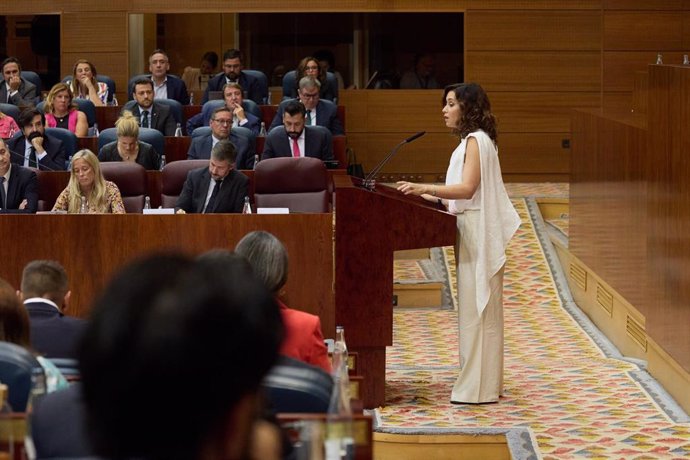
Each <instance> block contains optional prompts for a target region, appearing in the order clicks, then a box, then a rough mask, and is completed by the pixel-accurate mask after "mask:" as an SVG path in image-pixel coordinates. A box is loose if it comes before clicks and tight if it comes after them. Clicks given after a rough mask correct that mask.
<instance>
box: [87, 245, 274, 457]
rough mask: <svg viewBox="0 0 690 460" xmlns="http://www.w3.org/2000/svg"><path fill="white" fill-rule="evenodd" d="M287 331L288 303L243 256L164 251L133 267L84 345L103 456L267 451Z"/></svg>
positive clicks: (110, 290)
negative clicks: (269, 392)
mask: <svg viewBox="0 0 690 460" xmlns="http://www.w3.org/2000/svg"><path fill="white" fill-rule="evenodd" d="M282 338H283V326H282V322H281V318H280V312H279V311H278V306H277V305H276V302H275V301H274V300H273V298H272V296H271V294H270V293H269V292H268V291H267V289H266V288H265V287H264V285H263V284H262V283H261V282H260V281H259V280H258V279H256V277H255V276H254V275H253V274H252V272H251V268H250V267H249V266H248V265H247V263H246V262H245V261H244V260H242V259H241V258H239V257H234V258H232V259H229V260H211V261H209V260H199V261H193V260H191V259H190V258H189V257H188V256H184V255H156V256H148V257H146V258H145V259H142V260H139V261H137V262H134V263H132V264H130V265H129V266H127V267H125V268H124V269H123V270H121V271H120V273H119V274H117V275H116V276H115V277H114V278H113V279H112V280H111V281H110V283H108V285H107V286H106V288H105V290H104V292H103V294H102V295H101V296H100V298H99V299H98V300H97V301H96V303H95V306H94V308H93V310H92V315H91V321H90V325H89V326H88V328H87V331H86V334H85V337H84V341H83V342H82V346H81V347H80V356H79V358H80V368H81V376H82V387H83V399H84V403H85V406H86V415H87V416H86V418H87V420H88V429H89V431H90V435H91V436H90V437H91V440H92V446H93V449H94V454H95V455H96V456H98V457H100V458H123V459H124V458H139V459H202V458H204V459H225V460H239V459H246V458H266V457H263V456H256V455H255V456H250V455H249V452H248V450H249V441H250V439H251V438H252V436H251V435H252V430H253V428H254V426H255V422H256V419H257V412H258V410H257V407H258V406H259V401H260V396H259V394H260V384H261V382H262V380H263V378H264V376H265V375H266V374H267V372H268V371H269V369H270V368H271V367H272V366H273V364H274V363H275V362H276V360H277V358H278V349H279V347H280V343H281V340H282ZM180 398H183V399H188V398H191V400H188V401H186V402H185V403H183V404H178V403H176V401H179V400H180ZM274 442H275V441H274Z"/></svg>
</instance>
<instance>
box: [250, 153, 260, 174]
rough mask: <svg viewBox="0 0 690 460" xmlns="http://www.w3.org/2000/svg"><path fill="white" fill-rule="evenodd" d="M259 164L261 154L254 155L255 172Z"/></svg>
mask: <svg viewBox="0 0 690 460" xmlns="http://www.w3.org/2000/svg"><path fill="white" fill-rule="evenodd" d="M258 164H259V154H258V153H255V154H254V166H253V167H252V169H253V170H256V165H258Z"/></svg>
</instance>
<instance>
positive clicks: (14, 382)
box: [0, 342, 45, 412]
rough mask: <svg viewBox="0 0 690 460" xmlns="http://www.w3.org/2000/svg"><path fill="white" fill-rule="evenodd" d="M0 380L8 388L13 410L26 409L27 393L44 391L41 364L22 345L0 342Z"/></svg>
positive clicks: (43, 376) (22, 410)
mask: <svg viewBox="0 0 690 460" xmlns="http://www.w3.org/2000/svg"><path fill="white" fill-rule="evenodd" d="M0 382H2V383H4V384H5V385H7V387H8V388H9V389H10V392H9V397H8V402H9V403H10V406H11V407H12V410H13V411H14V412H24V411H26V405H27V402H28V401H29V395H30V394H31V392H32V391H34V390H36V391H37V392H38V393H42V392H45V374H44V373H43V368H42V367H41V364H40V363H39V362H38V361H37V360H36V358H34V356H33V355H32V354H31V353H30V352H29V351H27V350H26V349H25V348H24V347H20V346H19V345H15V344H13V343H9V342H0Z"/></svg>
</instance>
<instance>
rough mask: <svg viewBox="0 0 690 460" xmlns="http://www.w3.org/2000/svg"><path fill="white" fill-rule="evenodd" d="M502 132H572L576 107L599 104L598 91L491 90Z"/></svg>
mask: <svg viewBox="0 0 690 460" xmlns="http://www.w3.org/2000/svg"><path fill="white" fill-rule="evenodd" d="M489 98H490V99H491V110H492V111H493V112H494V113H495V114H496V116H497V118H498V123H499V129H500V132H525V133H526V132H530V133H547V132H549V133H553V132H558V133H562V132H569V131H570V118H571V113H572V108H573V107H599V106H601V94H600V93H599V92H586V93H585V92H583V93H579V92H527V91H510V92H507V91H506V92H504V91H494V92H489Z"/></svg>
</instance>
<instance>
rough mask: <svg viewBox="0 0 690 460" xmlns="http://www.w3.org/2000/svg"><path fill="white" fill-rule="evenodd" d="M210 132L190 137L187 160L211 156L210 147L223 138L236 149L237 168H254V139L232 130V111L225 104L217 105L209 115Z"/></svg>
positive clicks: (203, 158)
mask: <svg viewBox="0 0 690 460" xmlns="http://www.w3.org/2000/svg"><path fill="white" fill-rule="evenodd" d="M209 124H210V126H211V133H210V134H206V135H203V136H198V137H194V138H192V143H191V144H190V146H189V151H188V152H187V159H189V160H205V159H207V158H210V157H211V148H212V147H213V146H214V145H216V144H217V143H218V141H221V140H223V139H229V140H230V142H232V143H233V145H234V146H235V148H236V149H237V168H238V169H253V168H254V152H255V148H254V147H255V146H254V139H253V138H251V137H245V136H241V135H238V134H236V133H235V132H233V131H232V129H231V126H232V112H231V111H230V109H228V108H227V107H226V106H221V107H218V108H217V109H215V110H214V111H213V114H212V115H211V121H210V122H209Z"/></svg>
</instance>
